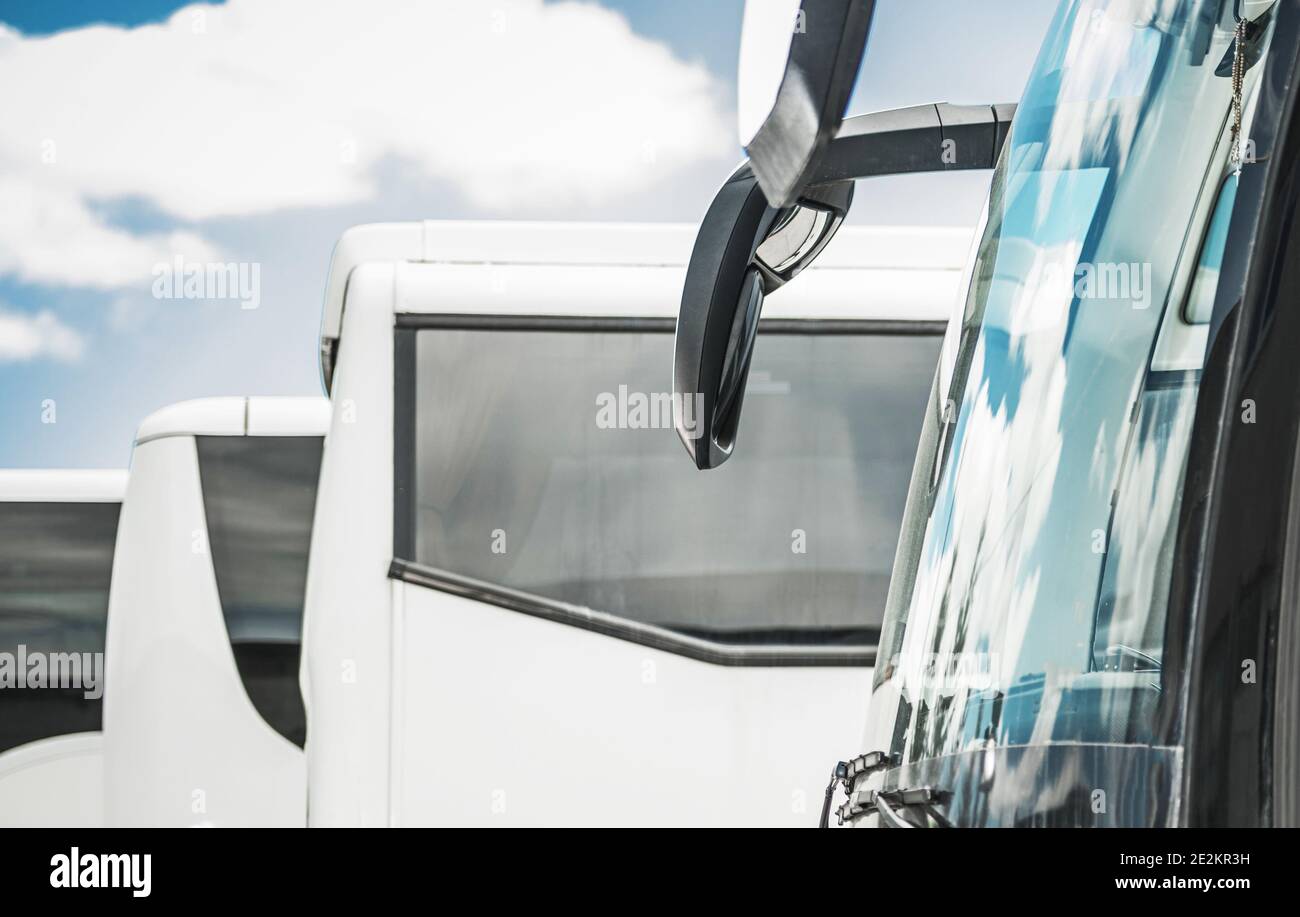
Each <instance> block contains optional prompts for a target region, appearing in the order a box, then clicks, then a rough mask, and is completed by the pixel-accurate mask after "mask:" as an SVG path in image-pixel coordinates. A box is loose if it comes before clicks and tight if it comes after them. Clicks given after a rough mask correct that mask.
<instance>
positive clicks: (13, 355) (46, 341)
mask: <svg viewBox="0 0 1300 917" xmlns="http://www.w3.org/2000/svg"><path fill="white" fill-rule="evenodd" d="M85 348H86V342H85V341H84V340H83V339H82V337H81V335H79V334H78V333H77V332H76V331H74V330H73V329H72V328H69V327H68V326H67V325H65V324H63V322H61V321H59V319H58V318H57V317H56V316H55V315H54V314H53V313H50V312H39V313H37V314H36V315H25V314H23V313H20V312H8V311H5V310H4V309H0V363H21V362H26V361H29V360H39V359H52V360H58V361H60V362H64V363H71V362H75V361H77V360H80V359H81V355H82V353H83V352H84V351H85Z"/></svg>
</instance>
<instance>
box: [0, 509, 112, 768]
mask: <svg viewBox="0 0 1300 917" xmlns="http://www.w3.org/2000/svg"><path fill="white" fill-rule="evenodd" d="M120 510H121V505H120V504H118V503H8V502H7V503H0V751H4V750H6V749H10V748H14V747H15V746H18V745H24V744H26V743H28V742H34V741H36V740H38V739H44V738H49V737H51V736H58V735H66V734H68V733H74V732H95V731H97V730H99V728H100V722H101V715H102V714H101V698H102V696H103V683H102V676H103V652H104V630H105V625H106V622H107V618H108V586H109V580H110V578H111V576H112V572H113V543H114V540H115V539H116V537H117V517H118V514H119V512H120ZM88 694H89V695H91V696H87V695H88Z"/></svg>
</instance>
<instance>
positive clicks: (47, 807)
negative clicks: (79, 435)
mask: <svg viewBox="0 0 1300 917" xmlns="http://www.w3.org/2000/svg"><path fill="white" fill-rule="evenodd" d="M126 482H127V472H126V471H125V470H115V469H94V470H91V469H87V470H62V469H49V470H46V469H30V470H28V469H22V470H5V471H0V502H28V503H120V502H122V495H123V494H124V493H125V492H126ZM0 701H3V697H0ZM103 770H104V768H103V743H102V740H101V734H100V733H98V732H78V733H69V734H66V735H59V736H51V737H49V738H46V739H38V740H37V741H35V742H28V743H26V744H24V745H20V746H18V747H16V748H11V749H9V750H7V751H4V752H0V828H39V827H48V828H98V827H102V826H103V824H104V797H103V786H104V775H103Z"/></svg>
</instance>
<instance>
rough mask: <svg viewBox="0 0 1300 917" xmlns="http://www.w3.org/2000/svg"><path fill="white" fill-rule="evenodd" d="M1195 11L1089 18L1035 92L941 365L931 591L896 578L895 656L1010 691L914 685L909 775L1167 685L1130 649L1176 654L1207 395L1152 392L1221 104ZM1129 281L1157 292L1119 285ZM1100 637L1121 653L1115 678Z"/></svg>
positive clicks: (1053, 732)
mask: <svg viewBox="0 0 1300 917" xmlns="http://www.w3.org/2000/svg"><path fill="white" fill-rule="evenodd" d="M1098 10H1100V13H1099V14H1098V15H1096V16H1094V15H1093V13H1094V12H1095V11H1098ZM1202 12H1206V13H1207V15H1208V14H1212V13H1213V10H1212V9H1211V8H1210V7H1209V6H1207V7H1205V8H1204V9H1202V8H1201V7H1200V5H1199V4H1197V3H1195V2H1193V0H1186V2H1182V3H1179V2H1175V0H1149V2H1124V0H1119V2H1112V3H1109V4H1094V3H1079V4H1077V5H1076V6H1075V7H1074V8H1073V11H1072V12H1069V13H1067V14H1066V16H1065V26H1064V28H1063V30H1062V32H1061V35H1060V36H1059V38H1056V39H1049V44H1048V46H1047V47H1046V48H1045V49H1044V52H1043V54H1042V56H1041V57H1040V60H1039V63H1038V65H1037V67H1036V72H1035V74H1034V76H1033V77H1032V78H1031V80H1030V83H1029V86H1028V87H1027V89H1026V95H1025V100H1024V102H1023V103H1022V106H1021V114H1022V115H1023V117H1021V116H1020V115H1018V116H1017V119H1016V123H1015V125H1014V126H1013V130H1012V137H1011V140H1010V141H1009V145H1008V149H1007V151H1006V154H1005V157H1004V159H1005V163H1006V165H1005V167H1004V169H1005V171H1004V172H1003V173H1002V174H1000V175H999V176H998V178H997V179H996V180H995V182H994V195H993V197H992V198H991V202H990V209H989V220H988V223H989V230H988V232H987V234H986V236H985V238H984V240H983V242H982V243H981V248H980V253H979V257H980V265H979V266H978V267H977V269H976V271H975V273H974V277H975V279H974V281H973V284H972V288H971V294H970V303H971V306H970V309H969V314H968V315H967V329H968V332H969V330H970V328H971V323H974V326H975V327H974V333H968V334H967V335H966V336H965V337H964V338H963V340H962V343H961V345H960V346H961V352H960V353H958V354H956V355H955V356H954V359H952V360H951V361H950V363H945V373H946V372H948V371H951V372H952V373H953V374H954V377H955V384H956V386H957V387H956V388H955V389H952V390H950V389H949V388H948V387H947V386H946V385H944V386H943V387H942V388H941V389H940V391H941V393H942V395H941V397H948V396H949V395H950V396H951V397H952V398H953V400H954V401H955V402H956V404H957V405H958V411H957V413H956V420H955V423H954V425H953V426H952V427H951V428H950V429H949V430H948V433H949V435H950V438H951V447H950V453H949V455H948V457H947V461H946V463H945V464H943V465H942V466H941V473H940V475H939V480H938V483H937V489H936V491H935V493H934V494H933V496H932V503H930V504H929V505H926V503H925V501H924V500H920V501H916V502H917V503H918V504H919V505H920V515H919V518H909V520H908V521H907V525H908V526H909V527H912V526H917V527H920V528H921V529H922V531H923V541H922V547H921V549H920V552H919V559H918V561H917V563H918V566H917V569H916V572H915V578H914V581H913V582H911V583H906V584H904V586H900V587H898V588H900V589H901V588H909V589H910V591H909V592H907V593H904V594H905V595H908V596H910V599H908V600H907V601H908V606H907V608H906V615H907V618H906V626H905V627H903V628H902V631H901V645H898V644H895V646H897V648H898V650H899V651H901V653H902V654H903V655H904V656H905V657H908V658H926V657H927V656H931V657H932V656H935V655H936V654H937V655H938V657H939V658H940V659H941V660H942V659H943V658H944V657H945V656H946V657H951V658H968V657H971V656H976V657H979V656H987V657H989V658H996V659H998V660H999V665H998V666H997V667H996V668H994V669H993V670H992V671H993V674H994V678H993V679H992V684H993V685H994V687H993V688H990V687H989V685H988V684H984V685H977V686H974V687H972V686H970V685H962V684H954V683H953V682H952V681H951V680H948V681H945V680H943V679H929V680H925V681H918V680H916V679H914V678H910V677H908V676H907V675H906V674H905V675H904V683H903V684H901V686H900V687H901V691H902V697H903V700H905V702H906V703H907V704H909V705H910V706H911V709H912V710H913V711H915V712H914V713H913V714H912V715H913V716H915V717H916V718H917V722H916V724H915V726H914V728H913V729H912V730H911V731H910V732H908V733H907V734H906V735H907V738H906V739H905V741H906V742H907V748H906V749H902V748H897V749H895V751H899V752H904V753H905V755H906V757H907V759H908V760H917V759H918V758H921V757H927V756H933V755H936V754H944V753H947V752H951V751H955V750H957V749H959V748H961V747H963V746H968V745H970V744H971V743H978V742H982V741H985V740H986V739H988V738H991V737H994V733H995V732H996V738H997V740H998V741H999V742H1014V743H1023V742H1026V741H1029V742H1033V741H1044V742H1047V741H1061V740H1062V739H1066V738H1075V739H1077V740H1078V741H1084V738H1083V737H1084V736H1087V735H1097V734H1104V735H1142V734H1144V733H1143V732H1142V729H1143V728H1145V727H1144V726H1143V725H1142V723H1139V722H1138V720H1142V722H1146V720H1149V719H1150V717H1146V718H1145V720H1144V719H1143V715H1142V714H1141V712H1140V711H1141V710H1143V709H1147V708H1145V707H1143V706H1142V705H1143V704H1147V703H1149V698H1148V699H1144V698H1143V696H1142V692H1143V691H1150V689H1151V684H1152V678H1153V676H1150V675H1145V674H1142V672H1139V671H1137V670H1135V669H1134V668H1133V666H1134V665H1136V664H1139V663H1140V664H1142V665H1148V664H1149V663H1148V662H1141V660H1140V659H1138V657H1137V656H1135V655H1134V654H1133V651H1137V652H1139V653H1145V654H1146V655H1148V656H1151V657H1153V658H1156V659H1158V657H1159V650H1160V646H1159V641H1160V637H1161V633H1162V627H1161V626H1160V625H1161V624H1162V622H1163V611H1164V604H1165V601H1166V598H1165V593H1166V592H1167V590H1168V570H1167V553H1162V552H1163V551H1164V547H1163V546H1167V545H1168V544H1169V543H1170V541H1171V539H1172V528H1171V525H1172V524H1173V523H1172V522H1171V521H1170V520H1174V521H1176V517H1177V503H1178V499H1179V494H1180V489H1181V469H1182V466H1183V461H1184V460H1183V456H1184V448H1185V443H1186V439H1187V436H1188V434H1189V430H1190V423H1191V406H1193V405H1194V393H1195V380H1194V379H1190V378H1181V377H1180V378H1178V379H1171V380H1165V379H1164V377H1162V379H1161V380H1157V382H1149V381H1148V377H1147V369H1148V363H1149V358H1150V354H1151V352H1152V345H1153V343H1154V340H1155V337H1156V334H1157V332H1158V331H1159V329H1160V326H1161V320H1162V310H1161V309H1160V308H1158V307H1159V306H1161V305H1162V304H1165V303H1166V301H1167V300H1168V299H1169V297H1170V292H1171V283H1172V280H1173V277H1174V270H1175V265H1176V264H1177V263H1178V260H1179V258H1180V257H1182V255H1183V252H1182V248H1183V246H1184V244H1185V242H1184V240H1185V238H1187V237H1189V236H1188V220H1189V219H1190V218H1191V215H1192V213H1193V211H1194V205H1195V202H1196V199H1197V195H1198V193H1200V189H1201V188H1202V187H1203V185H1204V178H1205V170H1206V168H1207V165H1208V164H1209V163H1210V161H1211V154H1212V152H1213V150H1214V149H1215V143H1216V142H1217V140H1218V138H1219V134H1220V132H1221V128H1222V125H1223V117H1222V113H1225V112H1226V109H1227V98H1228V91H1227V85H1226V81H1224V80H1222V79H1218V78H1216V77H1215V76H1214V74H1213V66H1212V64H1213V63H1214V62H1215V61H1217V60H1218V59H1219V57H1221V56H1222V47H1221V46H1219V45H1214V46H1213V47H1212V48H1211V49H1210V52H1209V53H1208V54H1207V53H1206V52H1205V48H1202V47H1201V46H1202V44H1205V43H1206V33H1205V28H1206V27H1208V26H1207V23H1208V19H1207V18H1205V17H1204V16H1201V15H1200V14H1201V13H1202ZM1175 14H1176V15H1175ZM1071 16H1073V18H1071ZM1219 38H1220V36H1217V35H1216V36H1215V39H1214V40H1215V41H1218V40H1219ZM1193 44H1195V48H1196V51H1195V53H1194V52H1193V48H1192V46H1193ZM1203 61H1208V62H1209V65H1208V66H1207V65H1203V63H1202V62H1203ZM1207 111H1209V112H1213V113H1215V114H1214V116H1213V117H1205V112H1207ZM1190 236H1191V237H1194V238H1199V233H1198V232H1196V231H1193V232H1192V233H1190ZM1084 267H1091V268H1092V269H1093V271H1092V273H1089V274H1088V278H1089V281H1090V282H1091V281H1093V280H1098V279H1100V281H1099V282H1100V283H1101V286H1100V287H1096V288H1094V287H1093V286H1089V287H1088V292H1086V293H1081V292H1080V288H1079V287H1078V286H1072V284H1071V281H1072V280H1074V279H1075V278H1076V277H1077V276H1078V275H1077V273H1076V271H1078V270H1080V269H1082V268H1084ZM1129 269H1132V270H1131V272H1130V273H1129V274H1125V273H1124V271H1126V270H1129ZM1116 279H1119V280H1127V281H1132V282H1134V283H1140V287H1141V294H1140V295H1138V293H1137V292H1136V291H1137V287H1133V286H1132V285H1130V287H1129V288H1128V292H1129V293H1132V295H1126V294H1119V293H1118V292H1117V291H1118V290H1119V289H1122V288H1123V287H1122V286H1121V285H1116V284H1112V283H1111V281H1113V280H1116ZM1179 295H1180V296H1181V294H1179ZM1153 305H1154V306H1156V307H1157V308H1150V307H1151V306H1153ZM1169 314H1170V315H1171V316H1175V317H1176V314H1177V307H1176V306H1175V307H1173V308H1172V309H1171V311H1170V312H1169ZM956 333H957V331H955V330H954V329H950V331H949V335H950V341H949V342H947V343H946V345H945V346H946V347H948V346H951V343H952V339H953V338H954V337H955V335H956ZM949 366H951V370H950V369H949ZM1175 375H1176V374H1175ZM944 381H946V378H945V380H944ZM1152 386H1154V388H1153V387H1152ZM1180 386H1181V387H1180ZM1188 393H1191V394H1190V396H1188ZM1139 396H1140V397H1141V398H1142V400H1141V401H1140V402H1139V404H1140V406H1141V411H1139V412H1137V413H1135V412H1134V407H1135V398H1137V397H1139ZM1180 399H1181V400H1180ZM915 497H916V495H915V494H913V498H914V499H915ZM1113 501H1116V502H1113ZM1112 508H1113V509H1114V515H1113V518H1112ZM905 537H907V536H906V533H905ZM906 572H907V571H905V573H906ZM896 585H897V584H896ZM1094 627H1095V628H1097V632H1096V634H1094ZM1094 642H1100V643H1102V645H1101V647H1100V652H1101V654H1102V655H1103V656H1105V655H1106V654H1107V651H1108V650H1112V649H1117V654H1112V656H1111V662H1110V663H1109V664H1106V665H1101V664H1098V663H1096V662H1095V660H1094V647H1093V643H1094ZM1116 645H1118V647H1116ZM886 649H887V650H888V647H887V648H886ZM1135 660H1136V661H1135ZM889 662H890V660H887V661H886V666H888V664H889ZM1122 665H1127V666H1128V668H1127V669H1126V670H1125V671H1123V672H1121V671H1119V666H1122ZM885 671H888V668H886V670H885ZM1143 671H1150V669H1146V670H1143ZM1124 678H1128V681H1124ZM1155 680H1156V681H1157V682H1158V677H1156V678H1155ZM1157 687H1158V686H1157ZM1089 692H1091V693H1089ZM1082 698H1091V700H1084V699H1082ZM1085 704H1087V705H1091V706H1087V708H1086V712H1085V708H1084V706H1081V705H1085ZM1013 708H1014V709H1013ZM874 709H875V705H874V701H873V710H874ZM994 711H996V712H994ZM1130 713H1131V715H1132V717H1135V718H1136V719H1134V720H1130V719H1129V717H1130ZM894 716H895V713H894V711H893V710H892V709H891V710H890V711H889V712H888V714H887V718H888V720H889V722H890V723H891V724H892V723H893V721H894ZM875 717H876V714H875V713H873V720H874V719H875ZM881 718H882V720H883V719H885V718H886V714H885V712H884V711H883V710H882V713H881ZM1135 724H1136V725H1135ZM1146 725H1147V726H1149V725H1150V724H1149V723H1146ZM1126 730H1128V731H1127V732H1126ZM895 734H897V733H895ZM920 746H924V747H920Z"/></svg>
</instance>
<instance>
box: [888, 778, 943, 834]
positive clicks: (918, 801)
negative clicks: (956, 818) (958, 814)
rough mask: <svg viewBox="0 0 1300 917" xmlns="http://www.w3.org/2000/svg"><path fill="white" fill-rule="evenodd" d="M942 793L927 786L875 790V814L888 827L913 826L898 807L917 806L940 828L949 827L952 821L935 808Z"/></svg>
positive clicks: (941, 799)
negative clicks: (883, 790)
mask: <svg viewBox="0 0 1300 917" xmlns="http://www.w3.org/2000/svg"><path fill="white" fill-rule="evenodd" d="M943 796H944V794H943V793H942V792H940V791H938V790H935V789H933V788H932V787H928V786H919V787H915V788H913V789H907V790H887V791H885V792H879V791H876V792H875V804H876V814H877V815H879V816H880V820H881V821H882V822H884V823H885V825H886V826H887V827H889V828H915V827H916V825H914V824H912V823H911V822H910V821H908V820H907V819H905V818H904V817H903V816H902V814H901V813H900V811H899V810H900V809H908V808H918V809H920V810H921V811H922V812H924V813H925V814H926V815H928V816H930V818H932V819H933V820H934V823H935V824H936V825H938V826H939V827H940V828H951V827H952V822H950V821H948V819H947V818H946V817H945V816H944V815H943V813H942V812H940V811H939V810H938V808H936V806H937V805H938V803H940V802H942V801H943Z"/></svg>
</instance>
